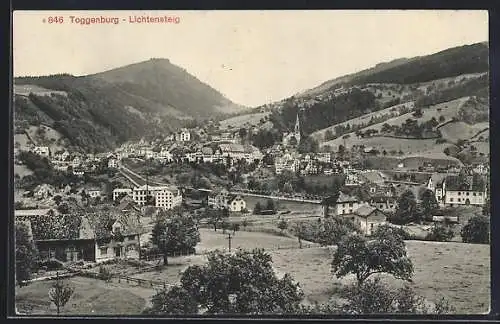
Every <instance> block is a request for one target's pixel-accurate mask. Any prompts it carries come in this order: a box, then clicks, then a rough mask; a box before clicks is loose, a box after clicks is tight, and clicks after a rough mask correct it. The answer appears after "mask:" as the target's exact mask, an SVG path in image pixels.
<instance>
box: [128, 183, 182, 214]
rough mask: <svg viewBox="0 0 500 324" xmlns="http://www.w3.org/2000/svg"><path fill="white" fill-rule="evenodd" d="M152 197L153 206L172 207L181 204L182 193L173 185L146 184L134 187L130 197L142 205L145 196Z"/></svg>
mask: <svg viewBox="0 0 500 324" xmlns="http://www.w3.org/2000/svg"><path fill="white" fill-rule="evenodd" d="M148 196H149V197H152V198H153V199H154V205H155V207H160V208H164V209H172V208H174V207H175V206H179V205H181V204H182V194H181V192H180V190H179V188H177V187H174V186H148V185H144V186H141V187H136V188H134V189H133V191H132V199H133V200H134V202H135V203H136V204H138V205H141V206H144V205H146V202H147V197H148Z"/></svg>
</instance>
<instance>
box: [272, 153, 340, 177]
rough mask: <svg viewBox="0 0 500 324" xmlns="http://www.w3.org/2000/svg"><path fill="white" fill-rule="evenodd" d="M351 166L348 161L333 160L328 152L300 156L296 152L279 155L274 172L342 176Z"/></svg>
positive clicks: (275, 161)
mask: <svg viewBox="0 0 500 324" xmlns="http://www.w3.org/2000/svg"><path fill="white" fill-rule="evenodd" d="M348 165H349V162H348V161H340V160H334V159H332V154H331V153H327V152H321V153H305V154H299V153H297V152H294V151H289V152H285V153H282V154H277V155H276V157H275V158H274V172H275V173H276V174H281V173H283V172H284V171H289V172H293V173H297V172H299V173H300V174H301V175H316V174H325V175H331V174H340V173H343V172H344V171H343V170H344V169H345V168H346V167H347V166H348Z"/></svg>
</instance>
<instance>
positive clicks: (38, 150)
mask: <svg viewBox="0 0 500 324" xmlns="http://www.w3.org/2000/svg"><path fill="white" fill-rule="evenodd" d="M33 153H35V154H38V155H41V156H44V157H50V149H49V148H48V147H47V146H35V147H34V148H33Z"/></svg>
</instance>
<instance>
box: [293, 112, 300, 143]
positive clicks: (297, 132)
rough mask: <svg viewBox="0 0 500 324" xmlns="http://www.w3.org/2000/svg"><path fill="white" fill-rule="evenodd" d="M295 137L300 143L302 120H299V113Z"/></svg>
mask: <svg viewBox="0 0 500 324" xmlns="http://www.w3.org/2000/svg"><path fill="white" fill-rule="evenodd" d="M294 136H295V138H296V139H297V142H300V119H299V113H297V120H296V121H295V128H294Z"/></svg>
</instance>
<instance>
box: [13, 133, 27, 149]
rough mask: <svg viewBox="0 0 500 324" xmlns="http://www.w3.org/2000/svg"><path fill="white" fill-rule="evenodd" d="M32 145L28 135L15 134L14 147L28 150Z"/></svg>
mask: <svg viewBox="0 0 500 324" xmlns="http://www.w3.org/2000/svg"><path fill="white" fill-rule="evenodd" d="M30 144H31V141H30V139H29V138H28V136H26V134H15V135H14V146H19V148H20V149H23V150H25V149H27V147H28V145H30Z"/></svg>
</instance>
